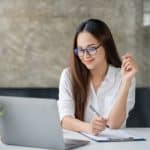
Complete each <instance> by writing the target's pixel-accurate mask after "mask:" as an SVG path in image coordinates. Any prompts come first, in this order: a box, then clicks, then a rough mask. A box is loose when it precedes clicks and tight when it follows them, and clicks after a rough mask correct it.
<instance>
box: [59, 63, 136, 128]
mask: <svg viewBox="0 0 150 150" xmlns="http://www.w3.org/2000/svg"><path fill="white" fill-rule="evenodd" d="M121 79H122V78H121V69H120V68H116V67H113V66H112V65H109V67H108V71H107V74H106V76H105V79H104V81H103V82H102V83H101V85H100V86H99V88H98V89H97V92H96V91H95V89H94V87H93V84H92V82H90V90H89V92H90V93H89V96H88V103H87V107H86V109H85V114H84V121H86V122H89V121H90V120H91V119H92V117H93V116H94V115H96V114H95V112H93V111H92V110H91V109H90V107H89V106H90V104H92V106H93V107H95V109H96V110H97V112H98V113H99V114H100V115H101V116H103V117H104V118H107V117H108V115H109V113H110V111H111V109H112V107H113V105H114V103H115V102H116V100H117V96H118V94H119V89H120V85H121ZM134 104H135V78H134V79H133V80H132V83H131V87H130V89H129V93H128V98H127V106H126V119H127V117H128V113H129V111H130V110H131V109H132V108H133V106H134ZM58 109H59V114H60V120H62V119H63V117H64V116H68V115H69V116H73V117H75V105H74V100H73V94H72V86H71V74H70V72H69V68H66V69H64V70H63V72H62V74H61V77H60V83H59V100H58ZM125 124H126V120H125V122H124V123H123V125H122V127H124V126H125Z"/></svg>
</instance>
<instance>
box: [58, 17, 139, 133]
mask: <svg viewBox="0 0 150 150" xmlns="http://www.w3.org/2000/svg"><path fill="white" fill-rule="evenodd" d="M137 70H138V69H137V65H136V63H135V61H134V59H133V57H132V56H131V55H130V54H128V53H127V54H125V55H124V56H123V57H122V62H121V60H120V58H119V55H118V52H117V49H116V46H115V42H114V40H113V37H112V34H111V32H110V30H109V28H108V26H107V25H106V24H105V23H104V22H103V21H100V20H96V19H89V20H87V21H84V22H83V23H81V24H80V25H79V27H78V28H77V32H76V34H75V38H74V50H73V51H72V57H71V63H70V66H69V67H68V68H66V69H64V70H63V72H62V74H61V78H60V85H59V101H58V106H59V113H60V119H61V124H62V127H63V128H65V129H69V130H73V131H77V132H86V133H89V134H93V135H97V134H99V133H100V132H101V131H103V130H104V129H105V128H106V127H109V128H113V129H118V128H121V127H123V126H125V123H126V119H127V117H128V113H129V111H130V110H131V109H132V108H133V106H134V103H135V78H134V77H135V74H136V72H137Z"/></svg>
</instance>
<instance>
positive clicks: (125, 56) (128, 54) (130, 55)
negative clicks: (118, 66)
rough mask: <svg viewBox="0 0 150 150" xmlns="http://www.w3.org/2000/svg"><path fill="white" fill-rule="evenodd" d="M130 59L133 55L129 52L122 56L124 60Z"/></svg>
mask: <svg viewBox="0 0 150 150" xmlns="http://www.w3.org/2000/svg"><path fill="white" fill-rule="evenodd" d="M128 57H133V55H132V54H131V53H129V52H127V53H126V54H125V55H123V56H122V59H124V58H128Z"/></svg>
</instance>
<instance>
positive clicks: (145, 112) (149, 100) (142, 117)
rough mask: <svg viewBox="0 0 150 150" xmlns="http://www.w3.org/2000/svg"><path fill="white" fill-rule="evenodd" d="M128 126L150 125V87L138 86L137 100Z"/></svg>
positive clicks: (130, 114)
mask: <svg viewBox="0 0 150 150" xmlns="http://www.w3.org/2000/svg"><path fill="white" fill-rule="evenodd" d="M126 126H127V127H150V88H136V101H135V106H134V108H133V109H132V110H131V111H130V113H129V117H128V119H127V124H126Z"/></svg>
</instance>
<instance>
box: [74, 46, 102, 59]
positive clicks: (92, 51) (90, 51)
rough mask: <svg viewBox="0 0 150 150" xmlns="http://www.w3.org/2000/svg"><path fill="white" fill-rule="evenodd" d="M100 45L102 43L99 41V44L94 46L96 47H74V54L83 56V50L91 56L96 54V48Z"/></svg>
mask: <svg viewBox="0 0 150 150" xmlns="http://www.w3.org/2000/svg"><path fill="white" fill-rule="evenodd" d="M101 46H102V43H100V44H99V45H98V46H96V47H87V48H85V49H82V48H75V49H74V53H75V55H77V56H79V57H83V56H84V53H85V51H86V52H87V54H88V55H89V56H93V55H95V54H96V52H97V49H98V48H99V47H101Z"/></svg>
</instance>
